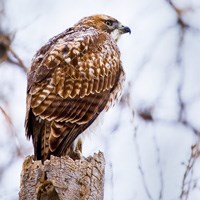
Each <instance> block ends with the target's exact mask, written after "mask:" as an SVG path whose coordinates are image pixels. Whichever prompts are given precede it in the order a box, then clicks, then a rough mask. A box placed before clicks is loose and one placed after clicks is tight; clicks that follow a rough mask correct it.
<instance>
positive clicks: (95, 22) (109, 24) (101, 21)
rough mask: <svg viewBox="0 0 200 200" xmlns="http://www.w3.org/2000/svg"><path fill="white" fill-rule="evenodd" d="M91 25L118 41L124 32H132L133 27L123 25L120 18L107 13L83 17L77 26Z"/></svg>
mask: <svg viewBox="0 0 200 200" xmlns="http://www.w3.org/2000/svg"><path fill="white" fill-rule="evenodd" d="M84 25H85V26H90V27H93V28H96V29H99V30H102V31H105V32H107V33H109V34H110V35H111V37H112V38H113V39H114V40H115V41H117V40H118V39H119V37H120V36H121V35H122V34H124V33H131V29H130V28H129V27H127V26H123V25H122V24H121V23H120V22H119V21H118V20H116V19H115V18H113V17H110V16H107V15H93V16H89V17H85V18H83V19H81V20H80V21H79V22H78V23H77V24H75V26H84Z"/></svg>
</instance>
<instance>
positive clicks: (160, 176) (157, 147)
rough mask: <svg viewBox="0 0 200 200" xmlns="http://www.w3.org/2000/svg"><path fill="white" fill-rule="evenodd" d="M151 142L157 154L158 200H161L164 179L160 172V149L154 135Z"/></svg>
mask: <svg viewBox="0 0 200 200" xmlns="http://www.w3.org/2000/svg"><path fill="white" fill-rule="evenodd" d="M153 141H154V144H155V148H156V152H157V166H158V168H159V178H160V192H159V200H162V199H163V190H164V179H163V171H162V167H161V160H160V148H159V146H158V143H157V140H156V137H155V135H154V136H153Z"/></svg>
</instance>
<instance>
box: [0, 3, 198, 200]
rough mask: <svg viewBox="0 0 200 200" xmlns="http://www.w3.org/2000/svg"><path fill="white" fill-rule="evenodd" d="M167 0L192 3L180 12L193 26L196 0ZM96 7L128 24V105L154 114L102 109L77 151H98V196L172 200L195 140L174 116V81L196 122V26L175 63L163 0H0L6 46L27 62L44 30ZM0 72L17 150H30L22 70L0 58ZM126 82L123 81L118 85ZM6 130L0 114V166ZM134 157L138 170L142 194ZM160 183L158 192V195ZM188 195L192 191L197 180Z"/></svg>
mask: <svg viewBox="0 0 200 200" xmlns="http://www.w3.org/2000/svg"><path fill="white" fill-rule="evenodd" d="M175 2H176V5H177V6H179V7H180V8H182V9H185V8H187V7H189V8H195V10H194V11H190V12H188V13H186V14H185V15H184V20H185V21H186V22H187V23H189V24H190V25H191V26H193V27H195V28H200V20H199V19H200V2H199V0H193V1H187V0H178V1H175ZM96 13H103V14H108V15H111V16H113V17H115V18H117V19H118V20H119V21H121V22H122V24H124V25H127V26H129V27H130V28H131V29H132V34H131V35H128V34H127V35H124V36H122V38H121V40H120V41H119V47H120V50H121V54H122V62H123V66H124V69H125V72H126V74H127V80H126V81H127V82H126V83H128V82H131V88H130V89H129V94H130V99H131V102H130V104H131V105H130V106H131V108H132V109H134V110H141V109H149V108H152V107H153V108H154V109H153V111H152V115H153V118H154V120H155V119H156V121H153V122H148V123H147V122H146V121H144V120H142V119H141V118H140V117H139V116H137V115H135V117H134V119H133V116H132V111H131V109H130V107H128V105H127V104H126V106H124V107H123V108H121V107H120V106H119V105H118V106H116V107H115V108H113V109H111V110H110V111H109V112H108V113H107V114H106V116H105V119H104V123H103V125H102V126H98V131H97V132H98V134H93V135H91V137H90V138H86V142H85V144H84V147H83V148H84V155H86V156H87V155H90V154H93V152H97V151H98V150H99V149H101V150H102V151H104V153H105V157H106V163H107V167H106V169H107V170H106V180H105V200H133V199H134V200H148V199H153V200H158V199H162V200H177V199H179V196H180V193H181V184H182V179H183V174H184V172H185V169H186V166H185V165H184V164H183V163H185V164H187V161H188V159H189V157H190V153H191V145H193V144H195V143H196V141H197V137H196V136H195V134H194V133H193V132H192V130H191V129H190V128H189V127H185V126H184V125H183V124H182V123H178V122H177V121H178V117H179V110H180V108H179V106H178V103H179V102H178V98H177V87H178V84H179V82H180V81H181V83H182V84H181V86H182V91H181V97H182V99H183V101H184V103H185V104H186V105H187V106H186V108H185V113H184V114H185V115H184V117H185V119H187V120H188V122H189V123H191V124H192V126H194V127H195V128H196V129H198V130H199V129H200V118H199V111H200V80H199V77H200V56H199V52H200V32H198V31H186V33H185V37H184V43H183V46H182V50H181V54H182V65H181V67H180V66H177V63H176V62H175V60H176V55H177V44H178V41H179V38H180V34H179V29H178V28H177V25H176V13H175V12H174V11H173V10H172V8H171V7H170V6H169V4H168V3H166V1H165V0H151V1H145V0H123V1H122V0H109V1H108V0H98V1H94V0H84V1H83V0H74V1H66V0H65V1H64V0H58V1H55V0H43V1H41V0H17V1H16V0H6V22H5V23H3V24H4V25H5V27H9V30H10V31H11V32H15V31H16V34H15V37H14V41H13V44H12V47H13V49H14V50H15V51H16V52H17V53H18V54H19V55H20V57H21V58H22V60H23V61H24V63H25V64H26V65H27V66H30V63H31V58H32V57H33V55H34V53H35V52H36V50H38V49H39V48H40V47H41V45H42V44H44V43H45V42H47V41H48V39H49V38H51V37H52V36H54V35H56V34H58V33H60V32H62V31H64V30H65V29H66V28H68V27H70V26H72V25H73V24H74V23H76V22H77V21H78V20H80V19H81V18H82V17H85V16H89V15H91V14H96ZM0 74H3V76H2V75H1V79H0V93H1V94H3V95H4V96H6V98H7V100H8V102H7V104H6V103H5V102H4V101H2V100H1V99H0V106H2V107H4V108H6V109H7V111H8V112H9V113H10V115H11V116H12V121H13V123H14V129H15V132H16V133H18V134H17V135H18V141H17V144H18V143H19V144H18V145H19V146H20V145H21V146H23V147H24V148H25V149H26V153H25V154H24V156H26V155H29V154H32V149H33V148H32V144H31V142H27V141H26V138H25V136H24V128H23V123H24V115H25V95H26V94H25V93H26V77H25V75H24V74H23V73H22V72H21V70H20V69H18V68H17V67H15V66H11V65H8V64H6V63H5V64H2V65H1V66H0ZM13 83H14V84H13ZM127 88H128V84H126V87H125V90H124V91H128V89H127ZM133 121H134V122H133ZM116 125H118V126H117V127H116ZM135 127H137V131H136V133H135ZM7 132H8V126H7V124H6V123H5V119H4V117H3V116H2V115H1V114H0V137H1V141H0V167H1V165H2V163H6V160H7V158H9V157H10V155H11V154H12V152H13V151H14V150H13V148H12V146H14V145H16V141H10V137H9V136H8V135H7ZM135 134H136V135H135ZM13 159H16V161H14V162H13V163H12V164H11V165H9V166H8V167H7V170H6V171H5V173H4V174H3V175H2V177H1V176H0V184H1V187H0V199H3V200H15V199H18V198H17V193H18V191H19V178H20V171H21V165H22V162H23V156H22V157H21V158H20V159H18V158H13ZM139 165H140V167H141V166H142V170H143V171H144V178H145V184H146V187H147V188H148V191H149V193H150V195H149V196H148V195H147V192H146V190H145V186H144V185H145V184H144V183H143V181H142V176H141V173H140V170H139V167H138V166H139ZM199 167H200V162H199V160H197V161H196V164H195V167H194V171H193V176H192V180H193V179H195V178H199V177H200V172H198V171H199V170H197V169H198V168H199ZM0 169H1V168H0ZM160 173H161V174H162V175H160ZM162 184H163V186H162ZM161 188H162V190H161ZM161 191H162V198H159V193H160V192H161ZM188 199H189V200H198V199H200V186H199V185H198V184H197V188H195V189H194V190H192V191H191V193H190V196H189V197H188Z"/></svg>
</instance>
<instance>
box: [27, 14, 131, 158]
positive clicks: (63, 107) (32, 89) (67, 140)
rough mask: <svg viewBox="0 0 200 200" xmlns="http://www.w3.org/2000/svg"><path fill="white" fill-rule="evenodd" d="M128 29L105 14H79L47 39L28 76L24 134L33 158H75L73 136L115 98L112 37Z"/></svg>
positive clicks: (118, 82)
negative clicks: (68, 24)
mask: <svg viewBox="0 0 200 200" xmlns="http://www.w3.org/2000/svg"><path fill="white" fill-rule="evenodd" d="M126 32H130V29H129V28H128V27H124V26H122V25H121V24H120V23H119V22H118V21H117V20H116V19H114V18H112V17H109V16H106V15H95V16H90V17H86V18H83V19H82V20H81V21H79V22H78V23H77V24H75V25H74V26H73V27H72V28H69V29H67V30H66V31H64V32H63V33H61V34H59V35H57V36H55V37H54V38H52V39H50V41H49V42H48V43H47V44H46V45H44V46H43V47H42V48H41V49H40V50H39V51H38V52H37V53H36V55H35V57H34V58H33V62H32V66H31V69H30V72H29V74H28V87H27V113H26V120H25V127H26V135H27V136H28V138H30V137H32V139H33V145H34V153H35V159H41V160H43V161H44V160H45V159H48V158H49V156H50V155H55V156H61V155H66V154H68V155H70V156H72V157H74V158H75V157H76V155H77V152H76V151H81V142H80V141H78V144H74V143H75V139H76V138H77V137H78V136H79V135H80V134H81V133H82V132H83V131H84V130H86V129H87V128H88V127H89V126H90V125H91V124H92V123H93V122H94V120H95V119H96V118H97V117H98V115H99V114H100V113H101V112H102V111H103V110H106V109H108V108H109V106H110V104H112V102H113V101H114V100H115V99H117V96H119V93H120V91H121V86H122V82H123V79H124V72H123V69H122V66H121V61H120V52H119V49H118V47H117V45H116V41H117V40H118V38H119V36H120V35H121V34H123V33H126Z"/></svg>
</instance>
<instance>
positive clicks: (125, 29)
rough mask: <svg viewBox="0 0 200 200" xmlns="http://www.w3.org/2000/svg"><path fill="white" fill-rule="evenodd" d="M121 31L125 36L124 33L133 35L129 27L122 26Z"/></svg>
mask: <svg viewBox="0 0 200 200" xmlns="http://www.w3.org/2000/svg"><path fill="white" fill-rule="evenodd" d="M119 30H120V31H121V33H122V34H124V33H129V34H131V29H130V28H129V27H128V26H121V27H120V28H119Z"/></svg>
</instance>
